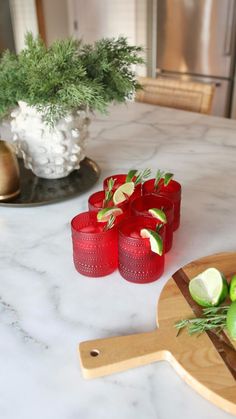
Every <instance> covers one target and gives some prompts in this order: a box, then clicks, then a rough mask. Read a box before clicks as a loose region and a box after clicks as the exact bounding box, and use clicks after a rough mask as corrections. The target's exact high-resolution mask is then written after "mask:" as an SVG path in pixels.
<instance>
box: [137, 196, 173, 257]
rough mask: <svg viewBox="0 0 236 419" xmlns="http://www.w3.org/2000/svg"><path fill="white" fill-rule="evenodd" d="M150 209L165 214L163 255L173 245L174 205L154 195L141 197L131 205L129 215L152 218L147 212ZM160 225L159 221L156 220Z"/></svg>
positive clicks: (162, 197) (164, 198)
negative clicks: (160, 210)
mask: <svg viewBox="0 0 236 419" xmlns="http://www.w3.org/2000/svg"><path fill="white" fill-rule="evenodd" d="M150 208H158V209H163V211H164V213H165V214H166V218H167V224H166V235H165V246H164V248H165V253H167V252H169V250H170V249H171V247H172V243H173V221H174V205H173V203H172V202H171V201H170V200H169V199H167V198H166V197H164V196H158V195H154V194H150V195H145V196H141V197H140V198H137V199H135V200H134V201H133V202H132V204H131V215H143V216H145V217H152V215H151V214H149V212H148V210H149V209H150ZM156 222H157V223H159V224H161V221H159V220H156Z"/></svg>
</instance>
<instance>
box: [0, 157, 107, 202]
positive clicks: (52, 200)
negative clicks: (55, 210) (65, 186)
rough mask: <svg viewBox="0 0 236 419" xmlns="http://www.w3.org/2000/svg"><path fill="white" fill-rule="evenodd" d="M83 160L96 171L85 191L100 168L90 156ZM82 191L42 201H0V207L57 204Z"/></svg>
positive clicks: (98, 175) (99, 172) (98, 174)
mask: <svg viewBox="0 0 236 419" xmlns="http://www.w3.org/2000/svg"><path fill="white" fill-rule="evenodd" d="M84 161H86V162H87V163H88V164H89V165H90V166H91V167H92V169H93V171H94V172H95V173H96V175H97V179H96V180H95V182H94V183H93V184H91V185H90V186H89V187H88V188H86V189H85V190H84V192H86V191H88V190H89V189H91V188H92V187H93V186H94V185H95V184H96V183H97V181H98V180H99V177H100V174H101V168H100V167H99V165H98V164H97V163H96V162H95V161H94V160H93V159H91V158H90V157H87V156H86V157H85V158H84V159H83V160H82V162H84ZM77 170H78V171H79V170H80V169H77ZM71 173H73V172H71ZM32 175H33V176H36V175H34V174H33V173H32ZM55 180H57V179H55ZM58 180H60V179H58ZM82 193H83V192H81V191H77V192H76V191H75V192H71V193H70V194H69V195H67V196H64V197H61V198H60V197H58V198H54V199H48V200H46V201H42V202H29V203H19V202H16V203H14V201H9V202H3V201H0V207H9V208H21V207H22V208H27V207H29V208H32V207H40V206H43V205H52V204H58V203H60V202H64V201H68V200H69V199H73V198H75V197H76V196H79V195H81V194H82Z"/></svg>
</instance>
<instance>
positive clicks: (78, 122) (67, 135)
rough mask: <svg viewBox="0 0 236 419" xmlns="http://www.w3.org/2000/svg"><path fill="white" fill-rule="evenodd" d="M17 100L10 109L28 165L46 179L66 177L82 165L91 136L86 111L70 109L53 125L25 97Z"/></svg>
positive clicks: (17, 141) (16, 140)
mask: <svg viewBox="0 0 236 419" xmlns="http://www.w3.org/2000/svg"><path fill="white" fill-rule="evenodd" d="M18 104H19V107H18V108H16V109H15V110H14V111H13V112H12V113H11V118H12V119H11V131H12V133H13V142H14V144H15V146H16V150H17V153H18V154H19V155H20V156H21V157H23V159H24V164H25V167H26V168H28V169H31V170H32V171H33V173H34V174H35V175H37V176H39V177H42V178H46V179H58V178H63V177H66V176H68V175H69V174H70V173H71V172H72V171H73V170H75V169H79V167H80V162H81V160H83V159H84V157H85V142H86V139H87V137H88V125H89V122H90V119H89V118H88V114H87V112H85V111H83V110H78V111H76V112H71V113H70V114H68V115H66V116H65V117H64V118H62V119H60V120H59V121H58V122H57V123H56V125H55V126H54V127H53V128H50V127H49V126H48V125H46V124H45V122H44V121H43V119H42V115H41V114H40V113H39V112H37V110H36V109H35V108H33V107H30V106H28V105H27V103H25V102H22V101H19V103H18Z"/></svg>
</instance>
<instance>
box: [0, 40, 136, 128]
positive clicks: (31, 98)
mask: <svg viewBox="0 0 236 419" xmlns="http://www.w3.org/2000/svg"><path fill="white" fill-rule="evenodd" d="M141 51H142V48H140V47H136V46H129V45H128V43H127V40H126V38H124V37H119V38H118V39H114V38H112V39H106V38H105V39H102V40H100V41H98V42H96V43H94V44H93V45H86V44H85V45H83V44H82V42H81V41H77V40H74V39H71V38H70V39H65V40H60V41H56V42H54V43H53V44H52V45H51V46H50V47H49V48H46V46H45V45H44V43H43V41H42V40H41V39H40V38H33V36H32V34H31V33H28V34H27V35H26V47H25V49H24V50H22V51H21V52H20V53H19V54H18V55H15V54H13V53H11V52H9V51H6V52H5V53H4V54H3V56H2V58H1V60H0V118H3V117H4V116H6V115H7V114H8V113H9V111H11V109H12V108H14V107H15V106H16V105H17V102H18V101H19V100H23V101H25V102H27V104H28V105H30V106H34V107H35V108H36V109H37V110H38V111H40V112H42V115H43V117H44V119H45V121H46V122H47V123H48V124H50V125H54V124H55V122H56V121H57V120H58V119H59V118H60V117H62V116H64V115H65V114H66V113H67V112H69V111H72V110H75V109H84V108H86V109H89V110H98V111H101V112H105V111H106V109H107V106H108V104H109V103H110V102H112V101H116V102H124V101H125V100H126V99H127V98H128V97H130V96H131V95H132V94H133V93H134V92H135V90H136V89H138V88H140V86H139V84H138V82H137V81H136V79H135V74H134V72H133V71H132V65H133V64H138V63H142V62H143V60H142V58H141V57H140V53H141Z"/></svg>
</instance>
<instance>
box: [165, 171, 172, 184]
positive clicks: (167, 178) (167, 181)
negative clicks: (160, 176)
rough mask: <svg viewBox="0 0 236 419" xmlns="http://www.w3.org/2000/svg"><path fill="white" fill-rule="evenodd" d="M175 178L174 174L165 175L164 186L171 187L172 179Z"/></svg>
mask: <svg viewBox="0 0 236 419" xmlns="http://www.w3.org/2000/svg"><path fill="white" fill-rule="evenodd" d="M173 177H174V174H173V173H165V175H164V186H167V185H169V183H170V181H171V179H172V178H173Z"/></svg>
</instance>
